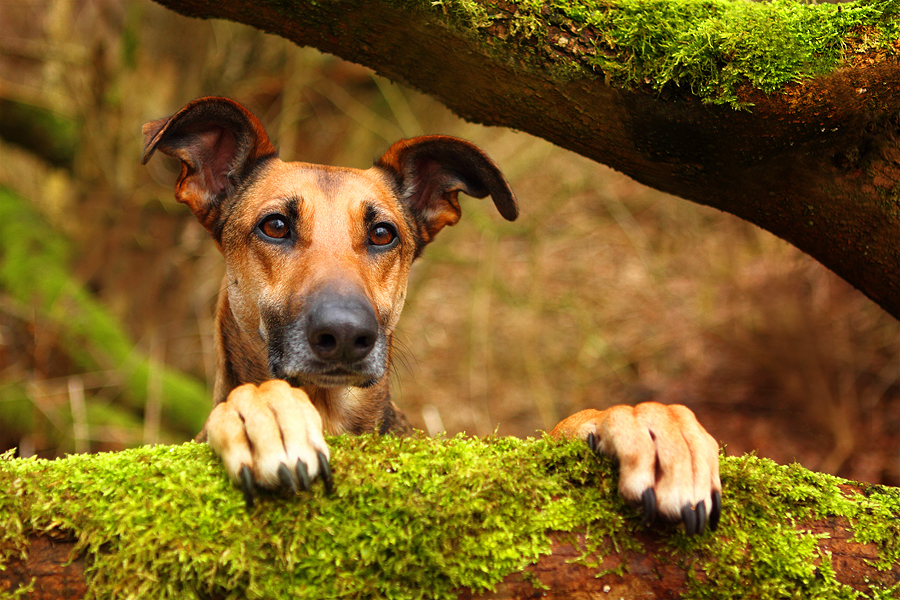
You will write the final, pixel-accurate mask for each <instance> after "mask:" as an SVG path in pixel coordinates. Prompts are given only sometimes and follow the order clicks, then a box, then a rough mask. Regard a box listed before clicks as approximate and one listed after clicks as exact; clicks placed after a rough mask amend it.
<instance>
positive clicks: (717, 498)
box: [709, 490, 722, 531]
mask: <svg viewBox="0 0 900 600" xmlns="http://www.w3.org/2000/svg"><path fill="white" fill-rule="evenodd" d="M721 516H722V494H721V493H720V492H719V490H713V493H712V510H710V511H709V530H710V531H715V530H716V529H718V528H719V518H720V517H721Z"/></svg>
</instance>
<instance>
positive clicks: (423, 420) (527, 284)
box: [0, 0, 900, 485]
mask: <svg viewBox="0 0 900 600" xmlns="http://www.w3.org/2000/svg"><path fill="white" fill-rule="evenodd" d="M211 94H221V95H228V96H231V97H233V98H236V99H238V100H240V101H241V102H243V103H245V104H246V105H247V106H248V107H249V108H250V109H251V110H252V111H253V112H254V113H255V114H256V115H257V116H259V117H260V119H261V120H262V121H263V123H264V124H265V125H266V127H267V128H268V131H269V133H270V135H271V137H272V139H273V142H274V143H275V144H276V146H278V147H279V148H280V150H281V156H282V158H284V159H286V160H304V161H308V162H317V163H326V164H337V165H344V166H355V167H362V168H365V167H368V166H370V165H371V162H372V160H373V158H375V157H377V156H379V155H380V154H381V153H382V152H383V151H384V150H385V149H387V147H388V146H389V144H390V143H391V142H393V141H395V140H396V139H398V138H402V137H409V136H414V135H419V134H423V133H445V134H451V135H456V136H460V137H463V138H466V139H469V140H472V141H474V142H475V143H477V144H478V145H480V146H481V147H482V148H484V149H485V150H486V151H487V152H488V153H489V154H490V155H491V156H492V157H493V158H494V159H495V160H496V162H497V163H498V164H499V165H500V166H501V168H502V169H503V170H504V172H505V173H506V174H507V176H508V178H509V179H510V181H511V182H512V184H513V187H514V188H515V189H516V191H517V193H518V196H519V199H520V202H521V208H522V217H521V218H520V219H519V220H518V221H517V222H515V223H513V224H509V223H507V222H505V221H503V220H502V219H501V218H500V217H499V215H497V214H496V213H495V212H494V210H493V207H492V205H491V203H490V202H489V201H478V200H473V199H465V200H464V203H463V211H464V218H463V220H462V221H461V223H460V224H459V225H458V226H457V227H455V228H453V229H448V230H445V231H444V232H443V233H442V234H441V235H440V236H439V237H438V239H437V241H436V242H435V243H434V244H433V245H432V246H430V247H429V248H428V249H427V250H426V252H425V254H424V256H423V258H422V259H421V260H420V261H419V262H418V264H417V265H416V266H415V267H414V269H413V277H412V280H411V282H410V294H409V300H408V304H407V307H406V310H405V313H404V315H403V318H402V319H401V326H400V330H399V332H398V335H397V340H398V343H399V357H398V360H397V363H396V365H395V384H394V394H395V399H396V401H397V403H398V404H399V405H400V406H401V407H402V408H403V409H404V410H405V411H406V413H407V415H408V416H409V418H410V420H411V421H412V422H413V424H414V425H416V426H417V427H419V428H422V429H426V430H428V431H430V432H432V433H434V432H437V431H447V432H448V433H451V434H453V433H456V432H460V431H465V432H467V433H469V434H473V435H486V434H490V433H492V432H494V431H496V432H497V433H499V434H500V435H516V436H529V435H534V433H535V431H536V430H539V429H549V428H550V427H552V426H553V425H554V424H555V422H556V421H557V420H558V419H559V418H561V417H563V416H566V415H567V414H570V413H572V412H574V411H577V410H580V409H582V408H586V407H597V408H602V407H606V406H609V405H611V404H616V403H635V402H639V401H644V400H652V399H655V400H659V401H663V402H682V403H684V404H687V405H688V406H690V407H691V408H693V409H694V410H695V411H696V412H697V413H698V415H699V417H700V420H701V422H703V423H704V424H705V425H706V426H707V428H708V429H709V430H710V431H711V432H712V433H713V435H714V436H715V437H716V438H717V439H718V440H720V441H721V442H722V443H724V444H725V445H726V448H727V452H728V453H731V454H737V453H743V452H747V451H751V450H757V451H758V452H759V453H760V454H761V455H765V456H770V457H772V458H775V459H776V460H778V461H780V462H790V461H794V460H796V461H799V462H801V463H802V464H804V465H805V466H807V467H809V468H812V469H817V470H824V471H829V472H833V473H838V474H841V475H843V476H847V477H851V478H855V479H860V480H864V481H871V482H882V483H887V484H892V485H900V324H898V322H897V321H896V320H894V319H892V318H891V317H889V316H888V315H887V314H885V313H884V312H883V311H881V310H880V309H879V308H878V307H877V306H875V305H874V304H873V303H871V302H870V301H868V300H867V299H866V298H864V297H863V296H862V295H861V294H859V293H857V292H856V291H855V290H853V289H852V288H851V287H850V286H848V285H847V284H845V283H844V282H843V281H842V280H840V279H839V278H837V277H836V276H834V275H833V274H831V273H830V272H829V271H827V270H826V269H825V268H823V267H822V266H820V265H819V264H818V263H816V262H814V261H813V260H811V259H810V258H808V257H806V256H804V255H803V254H801V253H800V252H799V251H797V250H795V249H794V248H792V247H790V246H788V245H787V244H786V243H784V242H782V241H780V240H778V239H776V238H774V237H772V236H771V235H769V234H767V233H765V232H763V231H761V230H759V229H757V228H755V227H753V226H751V225H749V224H747V223H745V222H742V221H740V220H738V219H736V218H734V217H731V216H729V215H726V214H723V213H719V212H717V211H714V210H711V209H707V208H704V207H701V206H697V205H694V204H691V203H689V202H685V201H683V200H680V199H677V198H673V197H671V196H667V195H665V194H662V193H659V192H656V191H654V190H651V189H648V188H645V187H642V186H641V185H639V184H637V183H635V182H633V181H631V180H630V179H628V178H627V177H625V176H623V175H621V174H618V173H616V172H614V171H612V170H610V169H608V168H606V167H603V166H601V165H598V164H596V163H592V162H590V161H588V160H586V159H584V158H581V157H579V156H577V155H574V154H571V153H568V152H565V151H563V150H560V149H558V148H555V147H553V146H552V145H550V144H549V143H547V142H544V141H542V140H539V139H535V138H533V137H530V136H528V135H524V134H521V133H516V132H513V131H508V130H503V129H493V128H484V127H480V126H477V125H473V124H468V123H465V122H463V121H461V120H460V119H458V118H456V117H454V116H453V115H452V114H450V113H449V112H448V111H447V110H446V109H445V108H443V107H442V106H441V105H439V104H437V103H436V102H435V101H433V100H431V99H429V98H427V97H425V96H423V95H421V94H418V93H416V92H414V91H411V90H409V89H406V88H403V87H401V86H399V85H396V84H393V83H391V82H389V81H387V80H384V79H382V78H379V77H377V76H376V75H374V74H373V73H372V72H370V71H368V70H366V69H364V68H361V67H358V66H355V65H353V64H350V63H346V62H343V61H340V60H338V59H336V58H333V57H330V56H325V55H322V54H320V53H318V52H317V51H315V50H312V49H303V48H298V47H296V46H293V45H292V44H290V43H288V42H287V41H285V40H282V39H280V38H276V37H272V36H268V35H265V34H263V33H261V32H259V31H256V30H253V29H250V28H248V27H245V26H241V25H236V24H231V23H227V22H214V21H197V20H189V19H186V18H184V17H180V16H178V15H176V14H174V13H171V12H168V11H167V10H165V9H163V8H161V7H159V6H157V5H155V4H153V3H151V2H150V1H149V0H129V1H121V0H0V451H3V450H5V449H8V448H13V447H15V448H17V452H18V454H19V455H22V456H29V455H39V456H44V457H52V456H60V455H62V454H65V453H71V452H89V451H90V452H93V451H103V450H115V449H121V448H124V447H128V446H133V445H138V444H145V443H170V442H181V441H184V440H188V439H190V438H191V437H193V435H194V434H195V433H196V432H197V431H198V430H199V428H200V427H201V426H202V424H203V421H204V419H205V417H206V414H207V412H208V411H209V408H210V393H209V391H208V390H209V389H210V387H211V385H212V379H213V374H214V362H215V357H214V354H213V340H212V331H213V320H212V319H213V307H214V303H215V297H216V294H217V292H218V287H219V280H220V277H221V274H222V263H221V260H220V257H219V255H218V253H217V251H216V249H215V247H214V244H213V243H212V242H211V241H210V240H209V239H208V238H207V236H206V234H205V232H204V230H203V229H202V228H201V227H200V226H199V225H198V224H197V223H195V222H194V220H193V218H192V217H191V215H190V214H189V212H188V210H187V208H185V207H183V206H181V205H179V204H177V203H176V202H175V201H174V199H173V196H172V184H173V182H174V180H175V175H176V172H177V171H176V166H175V165H174V164H172V163H171V162H167V161H166V160H164V157H158V158H157V159H156V160H154V161H152V162H151V163H150V164H149V165H148V166H147V167H142V166H141V165H140V157H141V143H142V139H141V125H142V124H143V123H144V122H146V121H149V120H152V119H156V118H160V117H164V116H168V115H170V114H172V113H173V112H174V111H176V110H177V109H179V108H180V107H181V106H183V105H184V104H185V103H187V102H188V101H190V100H191V99H193V98H196V97H199V96H203V95H211Z"/></svg>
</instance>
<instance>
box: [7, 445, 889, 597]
mask: <svg viewBox="0 0 900 600" xmlns="http://www.w3.org/2000/svg"><path fill="white" fill-rule="evenodd" d="M329 442H330V444H331V446H332V449H333V457H332V464H333V467H334V473H335V488H334V490H333V492H332V493H331V494H330V495H328V494H326V493H325V491H324V490H323V486H321V484H317V485H315V486H314V489H313V490H312V491H311V492H306V493H301V494H300V495H298V496H296V497H291V496H288V495H286V494H275V493H273V494H271V495H268V496H263V497H261V498H259V501H258V502H256V505H255V507H254V508H253V509H252V510H250V511H249V512H248V510H247V509H246V507H245V505H244V501H243V498H242V496H241V493H240V492H239V491H238V490H237V489H236V488H235V487H234V486H233V485H232V484H231V483H230V482H229V481H228V480H227V478H226V477H225V475H224V472H223V469H222V468H221V466H220V464H219V463H218V461H217V459H216V458H215V456H214V455H213V454H212V453H211V451H210V450H209V448H208V447H207V446H206V445H204V444H196V443H189V444H185V445H181V446H157V447H148V448H139V449H135V450H129V451H125V452H120V453H113V454H103V455H77V456H71V457H68V458H66V459H62V460H57V461H44V460H32V459H29V460H23V459H13V458H11V456H10V455H9V454H7V455H5V456H3V457H0V598H14V597H28V598H53V599H57V598H64V597H65V598H80V597H91V598H154V599H159V598H178V599H185V598H267V599H273V598H316V599H320V598H410V599H412V598H479V597H485V598H487V597H491V598H523V597H543V598H567V599H568V598H587V597H592V598H596V597H604V598H605V597H609V598H638V597H639V598H715V599H717V600H723V599H728V598H755V599H759V600H766V599H769V598H817V599H829V598H898V597H900V491H898V490H896V489H891V488H885V487H882V486H870V485H864V484H855V483H851V482H848V481H844V480H841V479H838V478H835V477H832V476H828V475H819V474H815V473H811V472H809V471H807V470H805V469H803V468H801V467H799V466H796V465H793V466H779V465H776V464H774V463H772V462H771V461H768V460H765V459H759V458H756V457H754V456H744V457H739V458H725V457H723V459H722V463H721V464H722V479H723V484H724V486H725V494H724V496H723V499H724V505H723V506H724V511H723V519H722V521H721V523H720V526H719V529H718V531H717V532H715V533H710V532H707V533H705V534H704V535H701V536H696V537H688V536H687V535H685V534H684V533H683V530H682V529H681V528H680V527H678V526H674V525H669V524H656V525H654V526H651V527H650V528H649V529H648V528H647V527H646V526H645V525H644V524H643V519H642V515H641V514H640V511H639V509H637V508H634V507H630V506H627V505H625V504H623V502H622V501H621V499H620V497H619V496H618V494H617V493H616V489H615V488H616V476H615V475H616V473H615V465H614V464H613V463H612V461H610V460H609V459H607V458H605V457H602V456H598V455H595V454H593V453H591V452H590V451H589V450H588V449H587V447H586V445H585V444H582V443H576V442H559V441H555V440H551V439H540V440H525V441H523V440H517V439H513V438H487V439H472V438H463V437H457V438H452V439H433V438H425V437H411V438H395V437H392V436H389V437H378V436H362V437H337V438H331V439H330V440H329Z"/></svg>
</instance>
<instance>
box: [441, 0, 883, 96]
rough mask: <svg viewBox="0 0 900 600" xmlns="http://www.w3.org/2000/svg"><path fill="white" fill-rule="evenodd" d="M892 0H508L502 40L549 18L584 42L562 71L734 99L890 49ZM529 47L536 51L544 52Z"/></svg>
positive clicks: (463, 17) (488, 9)
mask: <svg viewBox="0 0 900 600" xmlns="http://www.w3.org/2000/svg"><path fill="white" fill-rule="evenodd" d="M441 4H442V6H444V7H445V8H451V9H452V14H453V15H454V18H455V20H456V22H457V24H458V25H459V26H461V27H463V28H474V29H478V28H483V27H488V26H490V25H493V24H494V23H495V22H496V21H497V20H499V19H504V18H506V17H505V16H504V15H503V14H502V13H501V11H500V10H499V9H494V8H492V5H491V3H481V2H473V1H472V0H456V1H452V2H451V1H450V0H445V1H443V2H442V3H441ZM898 7H900V3H898V0H859V1H857V2H850V3H843V4H840V5H837V4H810V3H806V2H797V1H794V0H774V1H773V2H747V1H746V0H619V1H615V2H612V1H608V0H599V1H598V0H555V1H553V2H549V3H547V2H544V1H542V0H522V1H521V2H517V3H516V12H515V16H514V17H512V19H511V22H510V24H509V29H510V31H511V33H512V34H513V35H512V36H511V37H510V39H509V40H508V42H517V43H519V44H520V45H521V46H522V48H523V49H528V48H535V49H541V48H545V49H548V50H549V46H547V43H548V41H551V40H550V38H549V29H550V28H549V27H548V25H549V26H554V27H559V28H560V29H561V30H562V31H563V32H565V31H567V30H568V31H573V32H577V33H578V34H579V35H581V36H583V37H584V39H585V40H586V41H587V43H588V44H590V45H591V46H592V48H591V49H590V51H587V52H584V51H581V52H579V51H577V50H572V51H571V52H572V53H573V56H572V57H571V63H572V65H570V66H572V69H571V70H570V71H569V76H573V75H574V74H580V76H584V75H585V74H586V73H587V72H588V71H589V70H591V69H597V70H599V71H601V72H602V74H603V76H605V77H606V78H607V80H608V81H610V82H611V83H613V84H615V85H619V86H622V87H633V86H639V85H649V86H651V87H652V88H653V89H655V90H662V89H663V88H664V87H666V86H675V87H676V88H681V89H683V90H685V91H690V93H692V94H694V95H696V96H698V97H700V98H702V99H703V100H704V101H706V102H712V103H716V104H731V105H733V106H742V105H743V103H742V102H741V100H740V98H739V95H738V88H739V87H740V86H741V85H742V84H744V83H747V84H749V85H750V86H752V87H754V88H756V89H759V90H762V91H764V92H767V93H768V92H775V91H778V90H780V89H782V88H783V86H784V85H786V84H788V83H790V82H794V81H800V80H803V79H806V78H809V77H814V76H817V75H822V74H825V73H829V72H831V71H833V70H834V69H835V68H837V67H838V66H839V65H840V64H841V62H842V61H843V60H844V59H845V57H846V56H847V55H848V54H851V55H852V53H853V51H854V50H859V51H865V50H873V49H878V50H881V51H884V52H893V47H892V44H893V42H895V41H896V40H897V38H898V36H900V30H898V26H900V22H898V19H897V12H898ZM504 43H507V42H504ZM557 44H558V42H557ZM558 45H560V44H558ZM562 45H563V46H565V44H562ZM536 52H537V53H538V56H539V60H546V59H547V55H546V54H540V51H538V50H536ZM553 60H556V61H558V60H559V57H558V56H557V57H556V58H554V59H553Z"/></svg>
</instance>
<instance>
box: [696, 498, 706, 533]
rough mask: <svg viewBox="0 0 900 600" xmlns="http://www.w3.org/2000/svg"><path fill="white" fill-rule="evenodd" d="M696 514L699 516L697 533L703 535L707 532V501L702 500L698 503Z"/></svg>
mask: <svg viewBox="0 0 900 600" xmlns="http://www.w3.org/2000/svg"><path fill="white" fill-rule="evenodd" d="M694 513H695V514H696V515H697V533H698V534H702V533H703V532H704V531H706V501H705V500H701V501H700V502H699V503H697V508H695V509H694Z"/></svg>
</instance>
